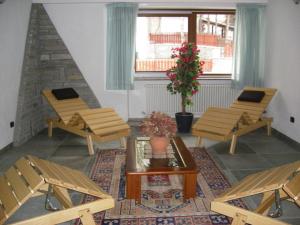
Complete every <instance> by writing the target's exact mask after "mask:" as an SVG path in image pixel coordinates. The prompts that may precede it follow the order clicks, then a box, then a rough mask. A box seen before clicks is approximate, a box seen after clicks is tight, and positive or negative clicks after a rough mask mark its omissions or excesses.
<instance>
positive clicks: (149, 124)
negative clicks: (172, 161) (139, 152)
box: [140, 112, 176, 153]
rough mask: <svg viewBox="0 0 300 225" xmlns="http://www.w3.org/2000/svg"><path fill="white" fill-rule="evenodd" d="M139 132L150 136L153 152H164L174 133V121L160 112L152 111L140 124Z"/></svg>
mask: <svg viewBox="0 0 300 225" xmlns="http://www.w3.org/2000/svg"><path fill="white" fill-rule="evenodd" d="M140 129H141V132H142V133H143V134H144V135H146V136H149V137H150V145H151V147H152V150H153V152H155V153H164V152H166V149H167V147H168V145H169V143H170V138H172V137H174V136H175V134H176V123H175V121H174V120H172V118H171V117H170V116H168V115H167V114H165V113H162V112H152V113H151V115H150V116H149V117H147V118H145V119H144V120H143V121H142V123H141V124H140Z"/></svg>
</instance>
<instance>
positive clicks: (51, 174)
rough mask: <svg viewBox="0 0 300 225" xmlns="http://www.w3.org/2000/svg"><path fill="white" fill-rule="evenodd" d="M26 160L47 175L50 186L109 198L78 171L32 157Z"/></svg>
mask: <svg viewBox="0 0 300 225" xmlns="http://www.w3.org/2000/svg"><path fill="white" fill-rule="evenodd" d="M28 158H30V160H31V161H32V162H33V163H34V164H35V166H37V167H38V169H40V170H41V171H43V172H46V173H47V176H48V178H47V179H46V180H47V182H49V183H51V184H55V185H59V186H61V187H66V188H68V189H72V190H75V191H79V192H83V193H86V194H91V195H94V196H97V197H101V198H108V197H110V196H109V195H107V194H106V193H104V192H103V191H102V190H101V189H100V188H99V187H98V186H97V185H96V184H95V183H94V182H92V181H91V180H90V179H89V178H87V177H86V175H85V174H83V173H82V172H80V171H77V170H73V169H70V168H68V167H64V166H61V165H58V164H56V163H53V162H49V161H46V160H42V159H39V158H37V157H34V156H28Z"/></svg>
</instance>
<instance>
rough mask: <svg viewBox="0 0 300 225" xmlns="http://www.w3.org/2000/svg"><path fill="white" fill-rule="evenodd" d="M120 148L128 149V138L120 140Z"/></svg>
mask: <svg viewBox="0 0 300 225" xmlns="http://www.w3.org/2000/svg"><path fill="white" fill-rule="evenodd" d="M120 147H121V148H123V149H126V147H127V138H126V137H121V138H120Z"/></svg>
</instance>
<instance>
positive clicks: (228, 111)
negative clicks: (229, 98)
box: [206, 107, 241, 116]
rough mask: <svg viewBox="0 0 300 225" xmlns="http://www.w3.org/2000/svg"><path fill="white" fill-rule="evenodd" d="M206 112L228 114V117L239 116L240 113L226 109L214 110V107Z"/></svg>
mask: <svg viewBox="0 0 300 225" xmlns="http://www.w3.org/2000/svg"><path fill="white" fill-rule="evenodd" d="M206 112H215V113H222V114H229V115H237V116H240V114H241V113H240V112H237V111H235V110H232V109H228V108H216V107H210V108H208V109H207V111H206Z"/></svg>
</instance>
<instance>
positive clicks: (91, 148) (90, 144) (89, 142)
mask: <svg viewBox="0 0 300 225" xmlns="http://www.w3.org/2000/svg"><path fill="white" fill-rule="evenodd" d="M86 142H87V146H88V149H89V154H90V155H94V153H95V152H94V146H93V139H92V136H91V135H87V136H86Z"/></svg>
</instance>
